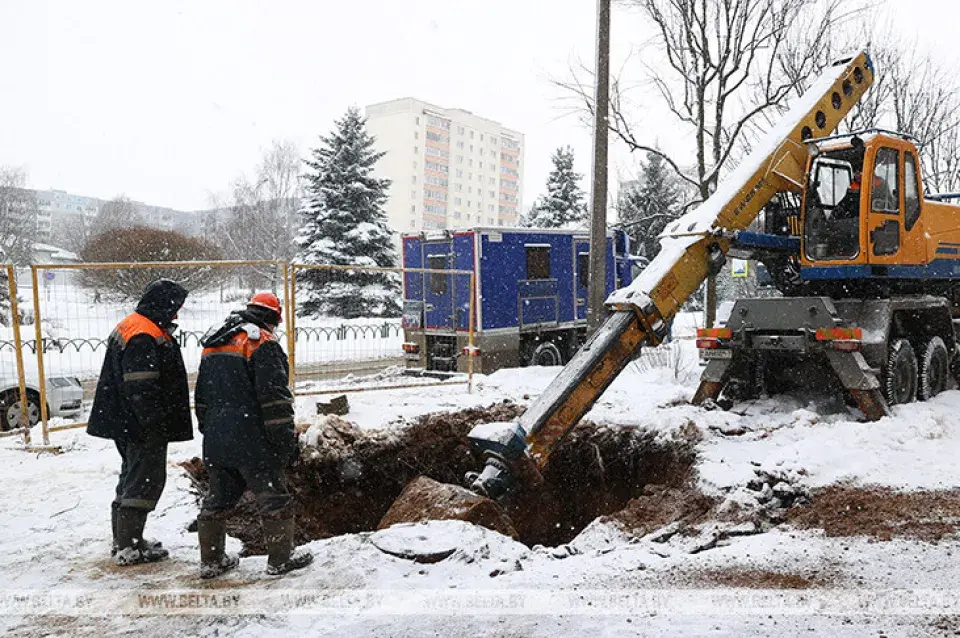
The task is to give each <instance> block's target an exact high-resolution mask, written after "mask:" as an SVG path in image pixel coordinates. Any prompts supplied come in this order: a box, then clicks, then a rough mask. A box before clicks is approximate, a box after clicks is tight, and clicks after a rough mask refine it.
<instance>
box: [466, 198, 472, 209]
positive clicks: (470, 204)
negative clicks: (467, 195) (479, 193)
mask: <svg viewBox="0 0 960 638" xmlns="http://www.w3.org/2000/svg"><path fill="white" fill-rule="evenodd" d="M471 206H473V202H472V201H471V200H469V199H468V200H467V208H470V207H471Z"/></svg>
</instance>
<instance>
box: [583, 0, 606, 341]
mask: <svg viewBox="0 0 960 638" xmlns="http://www.w3.org/2000/svg"><path fill="white" fill-rule="evenodd" d="M596 69H597V71H596V82H597V84H596V93H595V94H594V120H593V171H592V173H593V197H592V200H593V201H592V203H591V207H590V270H589V280H590V281H589V284H590V289H589V299H588V304H587V331H588V333H591V334H592V333H593V332H596V330H597V328H599V327H600V324H601V323H603V319H604V315H605V309H604V307H603V302H604V300H605V299H606V297H607V295H606V280H607V272H606V270H607V268H606V265H607V261H606V256H607V253H606V246H607V132H608V130H609V129H608V123H607V111H608V107H609V103H610V0H597V67H596Z"/></svg>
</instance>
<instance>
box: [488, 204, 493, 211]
mask: <svg viewBox="0 0 960 638" xmlns="http://www.w3.org/2000/svg"><path fill="white" fill-rule="evenodd" d="M487 212H488V213H492V212H493V204H487Z"/></svg>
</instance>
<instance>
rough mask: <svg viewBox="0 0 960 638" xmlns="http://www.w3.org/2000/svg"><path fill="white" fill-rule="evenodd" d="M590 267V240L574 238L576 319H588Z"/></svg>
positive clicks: (574, 304) (574, 300)
mask: <svg viewBox="0 0 960 638" xmlns="http://www.w3.org/2000/svg"><path fill="white" fill-rule="evenodd" d="M589 268H590V242H589V241H587V240H584V239H574V240H573V307H574V309H575V310H574V319H575V320H576V321H586V319H587V298H588V295H589V291H588V290H587V282H588V281H589Z"/></svg>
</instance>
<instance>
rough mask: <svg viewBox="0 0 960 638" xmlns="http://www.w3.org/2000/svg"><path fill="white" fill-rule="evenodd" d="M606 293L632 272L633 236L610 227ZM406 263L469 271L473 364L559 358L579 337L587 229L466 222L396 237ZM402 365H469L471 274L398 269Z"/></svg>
mask: <svg viewBox="0 0 960 638" xmlns="http://www.w3.org/2000/svg"><path fill="white" fill-rule="evenodd" d="M606 244H607V245H606V256H607V266H606V293H607V294H609V293H610V292H612V291H613V290H614V288H619V287H622V286H626V285H628V284H629V283H630V282H631V281H632V278H633V269H632V261H631V256H630V240H629V237H628V235H627V234H626V233H624V232H623V231H620V230H613V231H608V233H607V242H606ZM402 250H403V266H404V268H427V269H430V270H458V271H471V272H473V273H474V276H475V279H476V297H475V298H474V304H473V308H474V346H475V347H476V348H478V350H479V352H478V353H477V354H475V357H474V371H477V372H484V373H490V372H493V371H494V370H496V369H498V368H502V367H517V366H521V365H562V364H564V363H566V362H567V361H569V360H570V358H571V357H572V356H573V355H574V353H576V351H577V349H578V348H579V347H580V345H581V344H582V343H583V342H584V340H585V335H586V324H587V282H588V266H589V251H590V236H589V233H588V232H587V231H573V230H553V229H541V228H503V227H498V228H472V229H468V230H457V231H451V230H447V231H428V232H424V233H418V234H405V235H403V236H402ZM403 300H404V301H403V329H404V346H403V348H404V352H405V357H406V360H407V367H408V368H418V369H420V370H425V371H439V372H465V371H466V369H467V357H466V356H465V348H466V346H467V344H468V341H467V337H468V329H469V319H470V275H466V274H449V275H448V274H431V273H411V272H408V273H404V281H403Z"/></svg>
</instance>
